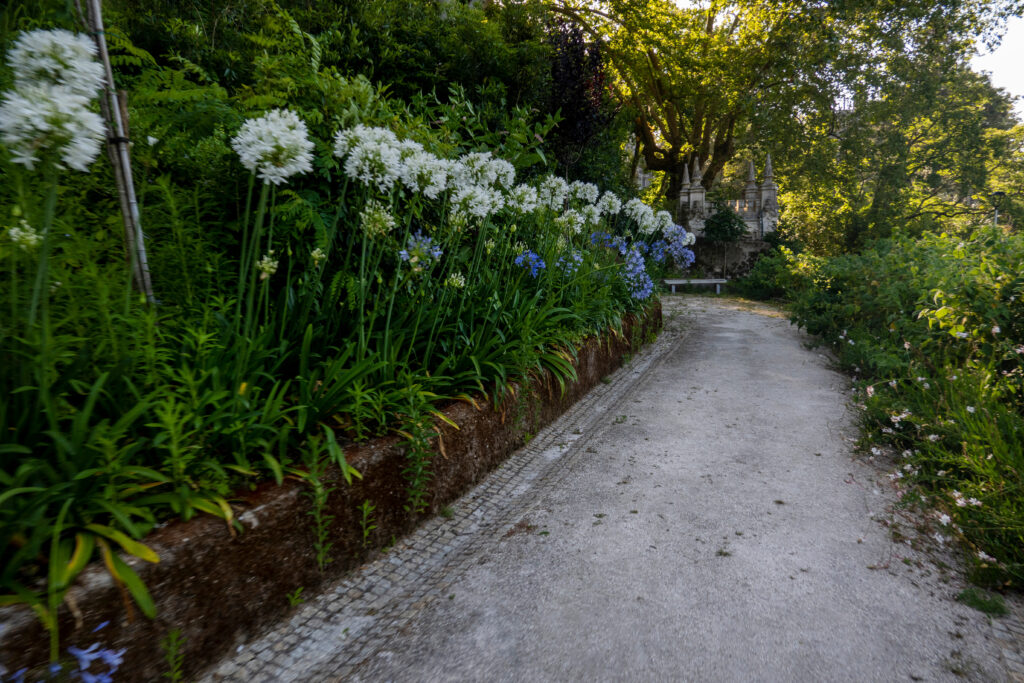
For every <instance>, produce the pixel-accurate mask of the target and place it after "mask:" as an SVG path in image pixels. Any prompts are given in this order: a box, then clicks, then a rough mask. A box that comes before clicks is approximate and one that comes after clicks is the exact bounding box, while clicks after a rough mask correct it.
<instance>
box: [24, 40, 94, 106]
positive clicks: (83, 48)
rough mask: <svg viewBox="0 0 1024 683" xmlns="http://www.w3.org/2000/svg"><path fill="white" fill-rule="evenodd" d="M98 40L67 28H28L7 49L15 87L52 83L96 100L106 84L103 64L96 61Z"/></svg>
mask: <svg viewBox="0 0 1024 683" xmlns="http://www.w3.org/2000/svg"><path fill="white" fill-rule="evenodd" d="M96 54H97V49H96V43H95V42H93V41H92V40H91V39H90V38H89V37H88V36H85V35H82V34H81V33H72V32H71V31H65V30H64V29H51V30H42V29H40V30H37V31H27V32H24V33H22V34H21V35H19V36H18V38H17V39H16V40H15V41H14V44H13V45H12V46H11V49H10V50H9V51H8V52H7V64H8V66H10V67H11V69H12V70H13V71H14V84H15V87H17V88H21V87H25V86H33V85H38V84H40V83H49V84H51V85H59V86H64V87H65V88H67V89H68V90H70V91H71V92H75V93H78V94H79V95H82V96H84V97H86V98H87V99H92V98H93V97H95V96H96V93H98V92H99V90H100V88H102V87H103V78H104V73H103V65H101V64H100V63H99V62H97V61H96Z"/></svg>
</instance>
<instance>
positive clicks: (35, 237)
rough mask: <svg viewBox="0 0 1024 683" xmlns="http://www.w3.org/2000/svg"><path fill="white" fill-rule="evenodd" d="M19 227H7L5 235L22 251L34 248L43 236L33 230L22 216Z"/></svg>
mask: <svg viewBox="0 0 1024 683" xmlns="http://www.w3.org/2000/svg"><path fill="white" fill-rule="evenodd" d="M20 224H21V227H18V228H16V227H12V228H8V229H7V236H8V237H9V238H10V240H11V242H12V243H14V244H17V245H18V246H19V247H21V249H22V250H23V251H28V250H30V249H35V248H36V247H37V246H39V243H40V242H42V241H43V236H42V235H40V234H39V233H38V232H36V231H35V228H33V227H32V226H31V225H29V224H28V221H26V220H25V219H24V218H22V219H21V221H20Z"/></svg>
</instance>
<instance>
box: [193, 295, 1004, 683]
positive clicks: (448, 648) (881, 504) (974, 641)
mask: <svg viewBox="0 0 1024 683" xmlns="http://www.w3.org/2000/svg"><path fill="white" fill-rule="evenodd" d="M664 301H665V311H666V317H667V325H666V328H667V329H666V332H665V333H664V334H663V335H662V336H661V337H660V338H659V339H658V341H657V342H656V343H655V344H653V345H651V346H650V347H648V348H647V349H645V350H644V351H643V352H642V353H640V354H638V355H637V357H635V358H634V359H633V360H632V362H631V363H630V364H628V365H627V366H626V367H624V368H623V369H621V370H619V371H618V372H616V373H615V374H614V375H613V376H612V377H611V378H610V380H611V381H610V383H608V384H606V385H602V386H599V387H598V388H597V389H595V390H594V391H593V392H591V393H590V394H588V396H587V397H586V398H584V400H583V401H581V402H580V403H579V404H577V405H576V406H575V407H574V408H573V409H572V410H571V411H570V412H569V413H567V414H566V415H565V416H564V417H563V418H562V419H560V420H559V421H558V422H556V423H555V424H553V425H551V426H550V427H548V428H547V429H545V430H544V431H542V432H541V433H540V434H539V435H538V436H537V437H536V438H535V439H534V440H533V441H532V442H531V443H530V444H529V446H528V447H526V448H524V449H522V450H521V451H519V452H518V453H517V454H516V455H514V456H513V457H512V458H511V459H510V460H509V461H507V462H506V463H505V465H503V466H502V467H501V468H500V469H499V470H498V471H496V472H495V473H494V475H492V476H491V477H490V478H488V480H487V481H485V482H484V483H483V484H481V485H480V486H479V487H477V489H475V490H474V491H471V492H470V493H469V494H467V495H466V496H465V497H464V498H463V499H461V500H460V501H459V502H458V503H457V504H456V505H454V506H453V512H454V515H453V517H452V518H450V519H444V518H437V519H435V520H432V521H431V522H429V523H427V524H426V525H424V526H423V527H421V528H420V530H419V531H417V532H416V533H415V534H413V535H412V536H410V537H409V538H408V539H406V540H405V541H404V542H403V543H402V544H400V545H399V546H398V547H396V548H394V549H392V550H391V551H390V552H389V553H388V554H387V555H385V556H383V557H382V558H380V559H379V560H378V561H376V562H374V563H371V564H368V565H366V566H364V567H362V568H361V569H360V570H359V571H357V572H354V573H353V574H352V575H351V576H349V577H348V578H346V579H345V580H344V581H342V582H341V583H339V584H338V585H337V586H335V587H334V588H333V589H332V590H330V591H328V592H327V593H325V594H324V595H322V596H320V597H318V598H316V599H315V600H313V601H311V602H310V603H308V604H306V605H304V606H303V607H302V608H300V609H298V610H297V611H296V612H295V614H294V615H293V616H292V618H291V619H290V620H289V621H287V622H285V623H282V624H281V625H280V627H279V628H277V629H276V630H274V631H273V632H271V633H268V634H266V635H265V636H264V637H262V638H260V639H257V640H255V641H253V642H251V643H247V644H245V645H242V646H240V647H239V651H238V653H237V654H236V655H235V656H234V657H232V658H231V659H230V660H226V661H224V662H222V663H221V665H220V666H218V667H217V668H216V670H215V671H212V672H211V673H210V674H208V676H207V677H206V679H205V680H208V681H218V680H237V681H251V682H253V683H258V682H259V681H320V680H324V681H333V680H365V681H377V680H399V681H405V680H410V681H419V680H424V681H428V680H429V681H436V680H480V681H497V680H517V681H518V680H523V681H536V680H695V681H900V680H926V681H944V680H964V679H965V678H966V679H968V680H984V681H1000V680H1024V677H1021V676H1020V673H1021V672H1022V671H1024V665H1022V664H1020V647H1019V642H1020V633H1019V632H1024V629H1021V628H1020V621H1019V620H1015V619H1013V618H1010V619H1007V620H1003V621H1002V623H1000V624H998V625H997V626H996V627H993V626H992V625H991V623H990V620H989V619H988V617H986V616H985V615H983V614H981V613H980V612H977V611H975V610H972V609H970V608H968V607H965V606H963V605H961V604H960V603H958V602H956V601H955V600H954V599H953V598H954V596H955V595H956V594H957V593H958V592H959V591H960V590H961V589H962V587H963V586H962V584H961V583H960V579H959V578H958V577H957V576H956V575H955V574H951V573H948V572H947V571H945V570H943V569H941V568H940V567H942V566H943V565H941V564H938V563H936V562H935V561H934V560H935V557H936V552H939V554H940V555H941V550H940V551H935V550H934V549H933V550H932V551H929V552H928V554H927V555H925V554H921V553H920V552H918V551H914V550H912V549H911V548H910V547H908V546H907V545H904V544H902V543H897V542H895V541H893V540H892V535H893V534H892V533H891V529H892V527H893V524H894V523H896V522H898V521H901V520H903V517H902V516H899V517H897V516H894V513H893V512H892V510H891V503H892V502H893V494H892V493H891V490H890V489H889V487H888V485H887V479H886V478H885V476H884V472H883V471H882V470H881V469H879V468H878V467H876V466H875V464H874V463H871V462H866V461H864V460H863V459H862V458H860V457H858V456H857V455H856V454H855V452H854V449H853V444H852V441H853V439H854V438H855V436H856V431H855V429H854V427H853V421H852V414H851V412H850V411H849V408H848V406H847V397H848V395H849V381H848V380H847V379H846V378H844V377H843V376H842V375H840V374H837V373H836V372H834V371H832V370H830V369H829V364H828V360H827V359H826V358H825V356H823V355H822V354H820V353H818V352H816V351H813V350H808V349H807V348H806V347H805V345H804V344H803V342H804V341H805V339H804V338H803V336H802V335H801V334H800V333H799V332H797V331H796V330H795V329H793V328H792V327H791V326H790V325H789V324H788V323H787V322H786V320H785V319H784V318H783V317H782V316H780V315H779V314H778V313H777V312H775V311H773V310H772V309H769V308H766V307H762V306H753V305H747V304H741V303H738V302H734V301H730V300H727V299H710V298H701V297H666V298H665V300H664ZM906 532H907V533H911V532H910V531H909V530H907V531H906ZM946 562H947V563H950V564H952V563H953V562H955V560H954V559H952V558H948V557H947V558H946Z"/></svg>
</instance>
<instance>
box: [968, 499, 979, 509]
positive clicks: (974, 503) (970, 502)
mask: <svg viewBox="0 0 1024 683" xmlns="http://www.w3.org/2000/svg"><path fill="white" fill-rule="evenodd" d="M967 504H968V505H970V506H972V507H976V508H980V507H981V501H980V500H978V499H977V498H968V499H967Z"/></svg>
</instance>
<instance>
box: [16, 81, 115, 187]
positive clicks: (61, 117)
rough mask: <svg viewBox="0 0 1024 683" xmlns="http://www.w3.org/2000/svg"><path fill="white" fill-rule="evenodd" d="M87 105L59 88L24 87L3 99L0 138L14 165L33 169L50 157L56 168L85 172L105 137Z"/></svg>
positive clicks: (85, 99) (78, 96) (82, 98)
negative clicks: (43, 159)
mask: <svg viewBox="0 0 1024 683" xmlns="http://www.w3.org/2000/svg"><path fill="white" fill-rule="evenodd" d="M90 102H91V98H90V97H87V96H86V95H83V94H81V93H79V92H77V91H75V90H71V89H70V88H68V87H66V86H63V85H50V84H43V85H26V86H23V87H19V88H16V89H15V90H10V91H8V92H6V93H4V97H3V101H2V102H0V132H2V139H3V143H4V145H5V146H6V147H7V149H8V150H10V152H11V155H12V157H13V158H12V161H14V163H16V164H21V165H22V166H25V167H27V168H30V169H32V168H35V165H36V164H37V163H39V162H40V161H41V160H42V158H43V157H50V158H52V159H53V160H54V161H55V163H56V164H57V166H58V168H65V167H70V168H73V169H75V170H78V171H88V170H89V165H90V164H91V163H92V162H93V161H95V160H96V157H97V156H99V153H100V147H101V145H102V142H103V136H104V133H105V128H104V125H103V119H101V118H100V116H99V114H97V113H95V112H93V111H91V110H90V109H89V104H90Z"/></svg>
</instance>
